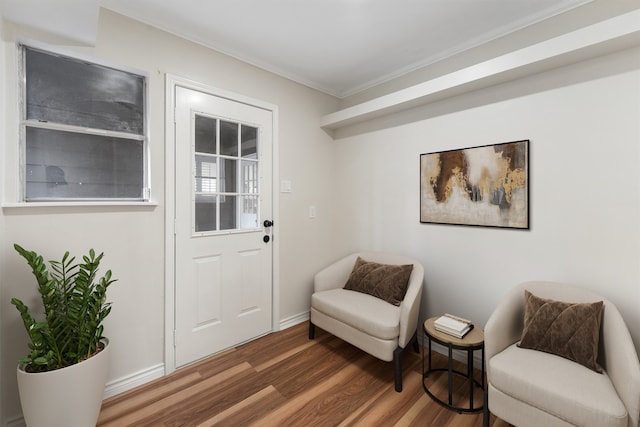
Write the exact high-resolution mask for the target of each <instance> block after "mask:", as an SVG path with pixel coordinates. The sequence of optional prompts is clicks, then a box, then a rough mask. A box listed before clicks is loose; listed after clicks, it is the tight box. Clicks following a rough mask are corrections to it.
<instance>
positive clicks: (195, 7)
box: [0, 0, 640, 98]
mask: <svg viewBox="0 0 640 427" xmlns="http://www.w3.org/2000/svg"><path fill="white" fill-rule="evenodd" d="M639 3H640V2H639V0H615V1H613V0H47V1H46V2H43V1H42V0H0V12H1V13H2V17H3V18H4V19H6V20H8V21H12V22H16V23H18V24H21V25H26V26H31V27H35V28H37V29H40V30H44V31H47V32H50V33H52V34H55V35H58V36H62V37H64V38H66V39H68V40H74V41H76V42H79V43H82V44H85V45H92V44H95V42H96V39H97V32H98V23H99V13H100V12H99V11H100V8H101V7H102V8H106V9H110V10H112V11H114V12H117V13H120V14H123V15H125V16H128V17H130V18H133V19H136V20H138V21H141V22H144V23H146V24H149V25H152V26H154V27H157V28H160V29H162V30H165V31H168V32H170V33H173V34H176V35H178V36H180V37H183V38H186V39H189V40H191V41H194V42H197V43H200V44H202V45H204V46H207V47H210V48H212V49H215V50H217V51H220V52H223V53H225V54H228V55H230V56H232V57H235V58H238V59H240V60H242V61H245V62H248V63H250V64H253V65H256V66H258V67H260V68H263V69H265V70H268V71H271V72H273V73H276V74H279V75H281V76H283V77H286V78H288V79H291V80H293V81H296V82H299V83H301V84H304V85H307V86H309V87H312V88H315V89H318V90H320V91H323V92H325V93H328V94H330V95H334V96H337V97H340V98H345V97H348V96H350V95H354V94H357V93H359V92H362V91H364V90H366V89H368V88H371V87H374V86H376V85H379V84H382V83H385V82H388V81H390V80H393V79H394V78H398V77H401V76H404V75H407V74H409V73H411V72H412V71H416V70H419V69H421V68H423V67H426V66H428V65H432V64H436V63H439V61H442V60H444V59H447V58H454V57H455V55H456V54H460V53H462V52H465V53H471V54H472V52H473V51H474V49H473V48H476V47H479V46H482V47H483V50H485V51H487V49H486V47H487V46H489V45H490V44H491V43H493V44H494V45H495V44H496V43H501V44H502V45H503V46H506V47H508V48H509V49H511V50H516V49H519V48H522V47H524V46H526V43H529V44H532V43H537V42H539V41H541V40H545V38H549V37H553V36H554V34H552V33H553V32H558V31H560V32H562V31H565V30H566V31H569V30H571V28H560V27H563V25H557V23H558V22H560V21H562V22H564V23H565V24H567V23H570V25H569V27H570V26H571V25H574V26H575V25H588V24H589V22H586V23H585V22H581V23H580V22H578V20H575V19H574V17H575V16H578V15H580V14H582V16H583V17H584V16H586V15H590V16H588V19H587V21H589V20H590V21H591V23H593V22H597V21H598V20H600V19H606V18H607V17H608V16H606V15H612V14H616V13H620V11H616V9H620V8H621V7H622V8H627V9H634V8H638V7H639V6H638V5H639ZM549 30H551V31H549ZM522 34H529V36H528V37H529V38H528V40H525V41H523V40H524V39H523V38H522V37H519V36H521V35H522ZM532 34H533V36H531V35H532ZM555 35H557V34H555ZM505 36H507V37H505ZM503 53H504V52H503ZM484 59H486V58H484Z"/></svg>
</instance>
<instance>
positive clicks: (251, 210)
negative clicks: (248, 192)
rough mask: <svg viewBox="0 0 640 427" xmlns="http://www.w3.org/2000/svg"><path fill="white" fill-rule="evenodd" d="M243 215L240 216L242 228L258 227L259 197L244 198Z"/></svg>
mask: <svg viewBox="0 0 640 427" xmlns="http://www.w3.org/2000/svg"><path fill="white" fill-rule="evenodd" d="M241 200H242V202H241V203H242V215H241V216H240V222H241V224H240V228H256V227H258V221H259V217H258V197H257V196H242V199H241Z"/></svg>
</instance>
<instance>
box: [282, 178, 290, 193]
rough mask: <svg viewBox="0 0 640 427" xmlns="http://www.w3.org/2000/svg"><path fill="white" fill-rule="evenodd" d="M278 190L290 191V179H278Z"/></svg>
mask: <svg viewBox="0 0 640 427" xmlns="http://www.w3.org/2000/svg"><path fill="white" fill-rule="evenodd" d="M280 192H281V193H291V181H289V180H288V179H283V180H282V181H280Z"/></svg>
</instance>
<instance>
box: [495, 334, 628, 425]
mask: <svg viewBox="0 0 640 427" xmlns="http://www.w3.org/2000/svg"><path fill="white" fill-rule="evenodd" d="M488 363H489V364H490V365H491V384H492V385H493V386H494V387H495V388H497V389H498V390H506V393H508V394H509V395H510V396H511V398H513V399H516V400H517V401H520V402H526V403H527V404H528V405H531V406H533V407H535V408H538V409H540V410H541V411H544V412H546V413H549V414H551V415H553V416H555V417H557V418H559V419H561V420H564V421H565V422H568V423H569V424H571V425H580V426H586V425H593V426H599V427H614V426H615V427H627V410H626V408H625V406H624V404H623V403H622V401H621V400H620V398H619V397H618V395H617V393H616V389H615V388H614V386H613V384H612V382H611V379H610V378H609V376H608V375H607V374H606V373H603V374H598V373H596V372H594V371H592V370H589V369H587V368H585V367H584V366H581V365H579V364H577V363H574V362H572V361H570V360H567V359H565V358H562V357H559V356H556V355H552V354H549V353H543V352H540V351H534V350H529V349H524V348H520V347H518V346H516V345H515V344H513V345H511V346H509V347H507V348H506V349H505V350H504V351H502V352H501V353H499V354H497V355H495V356H494V357H492V358H491V359H490V360H489V361H488ZM511 422H513V421H511Z"/></svg>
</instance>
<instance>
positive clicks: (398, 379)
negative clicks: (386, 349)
mask: <svg viewBox="0 0 640 427" xmlns="http://www.w3.org/2000/svg"><path fill="white" fill-rule="evenodd" d="M411 347H413V349H414V350H415V351H416V353H420V349H419V348H418V332H417V331H416V333H414V334H413V336H412V337H411V339H410V340H409V342H408V343H407V346H406V347H405V348H402V347H400V346H398V347H397V348H396V349H395V350H393V382H394V384H395V389H396V391H397V392H398V393H400V392H401V391H402V358H403V356H404V353H405V352H406V351H407V350H408V349H409V348H411Z"/></svg>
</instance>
